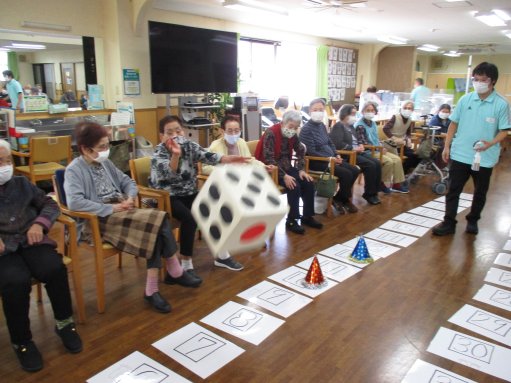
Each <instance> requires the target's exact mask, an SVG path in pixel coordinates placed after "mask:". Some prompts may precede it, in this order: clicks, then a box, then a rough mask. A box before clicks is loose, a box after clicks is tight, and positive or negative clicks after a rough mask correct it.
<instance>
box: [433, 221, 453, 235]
mask: <svg viewBox="0 0 511 383" xmlns="http://www.w3.org/2000/svg"><path fill="white" fill-rule="evenodd" d="M455 231H456V225H454V224H450V223H447V222H445V221H442V222H440V223H439V224H438V225H436V226H434V227H433V234H435V235H439V236H443V235H449V234H454V232H455Z"/></svg>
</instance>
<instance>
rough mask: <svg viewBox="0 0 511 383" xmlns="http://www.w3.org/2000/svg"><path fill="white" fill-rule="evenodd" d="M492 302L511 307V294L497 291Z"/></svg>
mask: <svg viewBox="0 0 511 383" xmlns="http://www.w3.org/2000/svg"><path fill="white" fill-rule="evenodd" d="M490 300H492V301H494V302H497V303H500V304H503V305H505V306H511V293H509V292H507V291H504V290H497V291H495V293H494V294H493V295H492V296H491V297H490Z"/></svg>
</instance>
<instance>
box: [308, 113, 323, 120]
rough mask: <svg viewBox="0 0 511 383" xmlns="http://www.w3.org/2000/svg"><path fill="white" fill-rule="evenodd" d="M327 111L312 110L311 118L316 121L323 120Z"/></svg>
mask: <svg viewBox="0 0 511 383" xmlns="http://www.w3.org/2000/svg"><path fill="white" fill-rule="evenodd" d="M324 116H325V112H311V120H312V121H314V122H323V117H324Z"/></svg>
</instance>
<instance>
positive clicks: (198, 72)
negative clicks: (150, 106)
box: [149, 21, 238, 93]
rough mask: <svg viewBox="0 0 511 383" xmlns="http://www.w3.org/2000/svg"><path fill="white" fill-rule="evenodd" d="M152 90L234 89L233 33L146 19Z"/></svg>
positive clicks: (235, 55)
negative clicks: (147, 22) (147, 20)
mask: <svg viewBox="0 0 511 383" xmlns="http://www.w3.org/2000/svg"><path fill="white" fill-rule="evenodd" d="M149 54H150V60H151V90H152V92H153V93H198V92H202V93H206V92H236V91H237V72H238V38H237V35H236V33H232V32H222V31H216V30H212V29H203V28H193V27H186V26H183V25H175V24H167V23H159V22H156V21H149Z"/></svg>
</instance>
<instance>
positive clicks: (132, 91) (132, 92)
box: [122, 69, 140, 96]
mask: <svg viewBox="0 0 511 383" xmlns="http://www.w3.org/2000/svg"><path fill="white" fill-rule="evenodd" d="M122 80H123V88H124V95H126V96H140V70H139V69H123V70H122Z"/></svg>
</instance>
